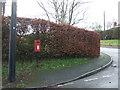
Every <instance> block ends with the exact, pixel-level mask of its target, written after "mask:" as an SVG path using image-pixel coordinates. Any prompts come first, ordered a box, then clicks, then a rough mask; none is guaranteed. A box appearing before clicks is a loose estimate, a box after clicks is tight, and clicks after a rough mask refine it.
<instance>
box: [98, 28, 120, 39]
mask: <svg viewBox="0 0 120 90" xmlns="http://www.w3.org/2000/svg"><path fill="white" fill-rule="evenodd" d="M99 33H100V35H101V40H104V39H105V40H111V39H120V38H119V34H120V27H116V28H111V29H109V30H106V31H101V32H99Z"/></svg>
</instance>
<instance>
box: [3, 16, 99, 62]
mask: <svg viewBox="0 0 120 90" xmlns="http://www.w3.org/2000/svg"><path fill="white" fill-rule="evenodd" d="M2 24H3V25H2V31H3V38H2V40H3V46H2V47H3V59H5V58H6V57H8V40H9V39H8V37H9V27H10V17H3V22H2ZM30 30H33V32H32V33H31V34H30V33H29V32H30ZM36 39H39V40H40V41H41V52H40V57H46V56H64V55H79V56H91V57H97V56H99V55H100V36H99V34H98V33H97V32H94V31H88V30H85V29H82V28H77V27H73V26H70V25H67V24H56V23H53V22H50V21H46V20H43V19H30V18H17V42H16V53H17V54H16V55H17V58H19V59H25V60H26V59H31V58H34V57H35V55H34V40H36ZM25 57H26V58H25Z"/></svg>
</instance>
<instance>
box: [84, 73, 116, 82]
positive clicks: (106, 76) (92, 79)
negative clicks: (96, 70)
mask: <svg viewBox="0 0 120 90" xmlns="http://www.w3.org/2000/svg"><path fill="white" fill-rule="evenodd" d="M113 75H114V74H111V75H105V76H102V77H100V78H91V79H87V80H84V81H85V82H89V81H94V80H97V79H101V78H108V77H111V76H113Z"/></svg>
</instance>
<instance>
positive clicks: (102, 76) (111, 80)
mask: <svg viewBox="0 0 120 90" xmlns="http://www.w3.org/2000/svg"><path fill="white" fill-rule="evenodd" d="M118 50H120V49H117V48H105V47H102V48H101V51H102V52H104V53H107V54H108V55H110V56H112V58H113V63H112V65H111V66H110V67H108V68H106V69H104V70H102V71H100V72H98V73H96V74H94V75H91V76H88V77H86V78H83V79H79V80H76V81H73V82H70V83H66V84H61V85H58V86H57V88H118ZM119 79H120V78H119ZM119 86H120V85H119Z"/></svg>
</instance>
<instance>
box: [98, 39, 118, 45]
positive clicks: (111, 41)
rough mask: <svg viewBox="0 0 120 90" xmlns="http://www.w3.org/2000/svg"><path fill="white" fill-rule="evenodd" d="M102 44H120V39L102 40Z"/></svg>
mask: <svg viewBox="0 0 120 90" xmlns="http://www.w3.org/2000/svg"><path fill="white" fill-rule="evenodd" d="M100 45H101V46H120V40H100Z"/></svg>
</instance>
